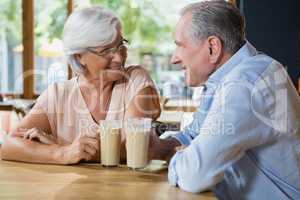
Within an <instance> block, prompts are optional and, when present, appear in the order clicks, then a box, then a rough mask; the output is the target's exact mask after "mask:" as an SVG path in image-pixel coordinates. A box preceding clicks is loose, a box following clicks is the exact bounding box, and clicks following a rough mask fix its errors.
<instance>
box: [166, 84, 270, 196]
mask: <svg viewBox="0 0 300 200" xmlns="http://www.w3.org/2000/svg"><path fill="white" fill-rule="evenodd" d="M250 88H251V87H250V86H249V85H248V84H244V83H239V82H232V83H227V84H224V85H223V86H222V87H220V88H219V89H217V90H216V92H215V95H214V97H213V100H212V102H211V105H210V106H209V107H208V108H207V110H206V114H205V118H204V119H203V121H202V122H201V123H200V124H201V127H200V128H199V129H198V130H197V131H198V134H197V136H196V137H195V138H192V136H193V134H194V133H192V134H185V136H182V138H179V137H178V136H177V137H176V138H179V141H181V142H182V143H183V144H185V142H187V141H188V142H187V143H189V146H188V147H186V148H185V149H184V150H183V151H180V152H177V153H176V154H175V155H174V156H173V158H172V159H171V161H170V164H169V173H168V179H169V182H170V184H171V185H178V186H179V187H180V188H182V189H183V190H185V191H189V192H201V191H204V190H207V189H209V188H210V187H212V186H214V185H215V184H217V183H218V182H220V181H221V180H222V178H223V174H224V171H225V170H226V168H228V167H229V166H231V165H232V164H233V163H234V162H236V161H237V160H239V159H240V158H241V157H242V156H243V155H244V152H245V151H246V150H247V149H249V148H251V147H254V146H256V145H260V144H262V143H265V142H267V141H268V140H269V139H270V138H271V134H272V132H271V128H270V127H269V126H267V125H266V124H264V123H263V122H261V121H260V120H259V117H257V115H256V114H255V113H256V112H253V111H254V110H259V111H260V113H264V114H267V115H268V113H269V112H270V111H269V110H268V107H267V106H264V105H265V104H264V99H263V97H262V95H261V94H260V93H259V92H253V90H251V89H250ZM198 112H199V111H198ZM195 120H197V119H195ZM194 123H196V122H194ZM189 130H190V129H187V130H186V131H185V132H189ZM181 134H182V133H181Z"/></svg>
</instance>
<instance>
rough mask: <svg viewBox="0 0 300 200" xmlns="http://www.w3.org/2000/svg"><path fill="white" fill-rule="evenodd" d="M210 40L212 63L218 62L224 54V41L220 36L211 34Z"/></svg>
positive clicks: (210, 58) (210, 59)
mask: <svg viewBox="0 0 300 200" xmlns="http://www.w3.org/2000/svg"><path fill="white" fill-rule="evenodd" d="M207 41H208V46H209V47H208V51H209V61H210V63H212V64H217V63H218V62H219V61H220V60H221V59H222V56H223V43H222V41H221V40H220V38H218V37H216V36H210V37H208V39H207Z"/></svg>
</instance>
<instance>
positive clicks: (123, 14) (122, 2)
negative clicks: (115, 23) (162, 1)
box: [0, 0, 171, 52]
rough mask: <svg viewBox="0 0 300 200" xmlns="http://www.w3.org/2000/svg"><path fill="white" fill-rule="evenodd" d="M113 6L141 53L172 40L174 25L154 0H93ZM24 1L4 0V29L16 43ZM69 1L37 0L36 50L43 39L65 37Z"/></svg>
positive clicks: (1, 7) (0, 10) (1, 16)
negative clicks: (64, 30) (168, 21)
mask: <svg viewBox="0 0 300 200" xmlns="http://www.w3.org/2000/svg"><path fill="white" fill-rule="evenodd" d="M90 2H91V4H92V5H95V4H98V5H102V6H104V7H107V8H110V9H111V10H113V11H114V12H115V13H117V15H118V16H119V17H120V19H121V21H122V23H123V32H124V35H125V37H126V38H127V39H128V40H129V41H131V42H132V44H133V45H134V46H135V47H136V48H138V49H139V50H140V51H141V52H157V51H158V47H157V44H159V43H161V42H164V41H165V40H166V39H167V38H168V39H170V33H171V27H170V26H169V25H168V24H166V23H165V22H166V20H165V18H164V17H163V16H162V14H160V12H159V11H158V10H157V9H156V8H155V7H154V6H153V3H152V1H150V0H90ZM21 5H22V0H1V1H0V13H1V14H0V29H1V28H2V29H4V30H5V31H6V33H7V35H9V37H8V39H9V40H10V43H12V44H13V45H18V44H20V42H21V37H22V12H21V11H22V8H21ZM66 6H67V0H52V1H48V0H39V1H38V0H36V1H35V13H34V14H35V17H34V19H35V30H34V31H35V47H36V48H35V49H36V51H38V49H39V47H40V45H41V43H42V42H43V41H50V42H51V40H52V39H54V38H61V35H62V30H63V26H64V22H65V20H66V17H67V8H66Z"/></svg>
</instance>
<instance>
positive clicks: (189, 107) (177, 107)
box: [163, 99, 200, 112]
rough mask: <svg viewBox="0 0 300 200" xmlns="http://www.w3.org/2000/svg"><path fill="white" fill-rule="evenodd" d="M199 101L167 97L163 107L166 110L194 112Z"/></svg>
mask: <svg viewBox="0 0 300 200" xmlns="http://www.w3.org/2000/svg"><path fill="white" fill-rule="evenodd" d="M199 103H200V101H196V100H192V99H169V100H167V101H166V103H165V104H164V107H163V109H164V110H168V111H184V112H195V111H196V110H197V107H198V105H199Z"/></svg>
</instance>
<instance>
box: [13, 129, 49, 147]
mask: <svg viewBox="0 0 300 200" xmlns="http://www.w3.org/2000/svg"><path fill="white" fill-rule="evenodd" d="M19 131H20V132H21V133H22V132H23V138H24V139H29V140H34V141H38V142H41V143H43V144H55V139H54V137H53V135H50V134H47V133H45V132H44V131H42V130H41V129H40V128H31V129H19Z"/></svg>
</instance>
